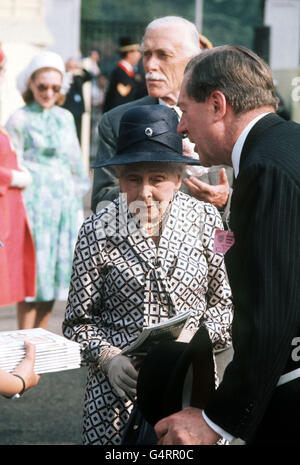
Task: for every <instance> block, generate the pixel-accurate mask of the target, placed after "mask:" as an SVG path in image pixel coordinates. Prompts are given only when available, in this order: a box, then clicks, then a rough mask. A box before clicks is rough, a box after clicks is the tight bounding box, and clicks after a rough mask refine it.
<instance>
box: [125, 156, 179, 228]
mask: <svg viewBox="0 0 300 465" xmlns="http://www.w3.org/2000/svg"><path fill="white" fill-rule="evenodd" d="M160 165H161V163H157V164H149V165H147V166H143V165H132V166H130V165H125V166H122V167H120V168H119V185H120V190H121V192H123V193H124V194H126V197H127V204H128V206H129V210H130V211H131V213H133V214H134V215H137V216H138V217H139V219H140V221H141V223H142V224H149V223H155V222H157V221H159V220H160V219H161V217H162V215H163V213H164V212H165V210H166V208H167V207H168V205H169V203H170V201H171V200H172V198H173V196H174V193H175V192H176V191H177V190H178V189H179V187H180V184H181V174H180V172H179V171H178V169H176V168H167V167H162V166H160Z"/></svg>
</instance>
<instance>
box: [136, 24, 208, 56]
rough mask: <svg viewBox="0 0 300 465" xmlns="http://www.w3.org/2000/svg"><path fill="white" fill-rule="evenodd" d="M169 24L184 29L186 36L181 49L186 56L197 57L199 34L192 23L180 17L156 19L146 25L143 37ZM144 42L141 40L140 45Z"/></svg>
mask: <svg viewBox="0 0 300 465" xmlns="http://www.w3.org/2000/svg"><path fill="white" fill-rule="evenodd" d="M169 24H175V25H176V24H178V25H182V26H184V27H185V30H186V32H187V35H186V36H185V38H184V40H185V43H183V44H182V45H183V49H184V50H185V52H186V54H187V56H191V57H192V56H194V55H198V54H199V53H200V52H201V48H200V42H199V32H198V31H197V28H196V26H195V24H194V23H192V22H191V21H188V20H187V19H185V18H182V17H181V16H163V17H161V18H156V19H154V20H153V21H151V23H149V24H148V26H147V27H146V30H145V34H144V37H145V35H146V34H147V32H148V31H149V30H151V29H156V28H159V27H162V26H168V25H169ZM143 42H144V38H143V40H142V45H143Z"/></svg>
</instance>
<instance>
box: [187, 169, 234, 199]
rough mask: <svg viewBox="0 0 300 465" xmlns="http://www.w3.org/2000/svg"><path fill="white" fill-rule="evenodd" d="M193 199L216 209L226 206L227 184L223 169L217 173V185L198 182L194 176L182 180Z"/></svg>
mask: <svg viewBox="0 0 300 465" xmlns="http://www.w3.org/2000/svg"><path fill="white" fill-rule="evenodd" d="M183 182H184V184H185V185H186V186H187V187H188V188H189V190H190V193H191V195H192V196H193V197H195V198H196V199H198V200H203V201H204V202H209V203H212V204H213V205H214V206H215V207H217V208H222V207H224V206H225V205H226V203H227V200H228V196H229V183H228V179H227V175H226V171H225V168H221V170H220V173H219V184H217V185H215V186H212V185H210V184H206V183H205V182H202V181H200V180H199V179H197V178H196V177H195V176H191V177H190V178H186V179H184V180H183Z"/></svg>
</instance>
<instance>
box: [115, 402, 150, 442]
mask: <svg viewBox="0 0 300 465" xmlns="http://www.w3.org/2000/svg"><path fill="white" fill-rule="evenodd" d="M157 441H158V438H157V436H156V433H155V431H154V428H153V426H152V425H150V424H149V423H148V422H147V421H146V420H145V419H144V417H143V415H142V414H141V412H140V410H139V408H138V406H137V404H136V403H135V404H134V406H133V409H132V411H131V414H130V417H129V419H128V423H127V424H126V426H125V429H124V432H123V435H122V442H121V444H122V445H124V446H133V445H140V446H141V445H154V444H157Z"/></svg>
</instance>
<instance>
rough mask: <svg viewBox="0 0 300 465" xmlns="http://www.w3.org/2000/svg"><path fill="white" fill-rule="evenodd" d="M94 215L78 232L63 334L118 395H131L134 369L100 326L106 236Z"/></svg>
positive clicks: (134, 387)
mask: <svg viewBox="0 0 300 465" xmlns="http://www.w3.org/2000/svg"><path fill="white" fill-rule="evenodd" d="M94 218H95V217H93V216H92V217H90V218H88V219H87V220H86V221H85V222H84V224H83V225H82V227H81V230H80V232H79V236H78V241H77V244H76V247H75V253H74V260H73V270H72V276H71V282H70V290H69V296H68V302H67V308H66V313H65V318H64V321H63V326H62V328H63V333H64V336H65V337H66V338H68V339H71V340H74V341H76V342H79V343H80V345H81V354H82V360H83V363H84V364H95V365H97V367H98V369H99V370H100V371H101V372H102V373H103V374H104V375H105V376H107V377H108V379H109V381H110V383H111V385H112V386H113V387H114V389H115V390H116V392H117V393H118V395H119V396H120V397H123V396H125V395H126V394H127V395H133V396H134V395H135V392H136V380H137V372H136V370H135V368H134V366H133V365H132V363H131V360H130V359H129V358H128V357H126V356H124V355H122V354H121V349H120V348H119V347H116V346H114V345H113V344H112V343H111V342H109V341H108V339H107V333H106V328H105V327H103V325H102V318H101V310H102V307H101V306H102V305H103V303H102V298H101V292H102V286H103V283H104V279H105V272H104V266H105V260H106V258H105V243H106V236H105V231H104V228H102V226H101V219H97V220H95V219H94ZM87 241H88V243H87ZM81 296H83V298H81Z"/></svg>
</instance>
